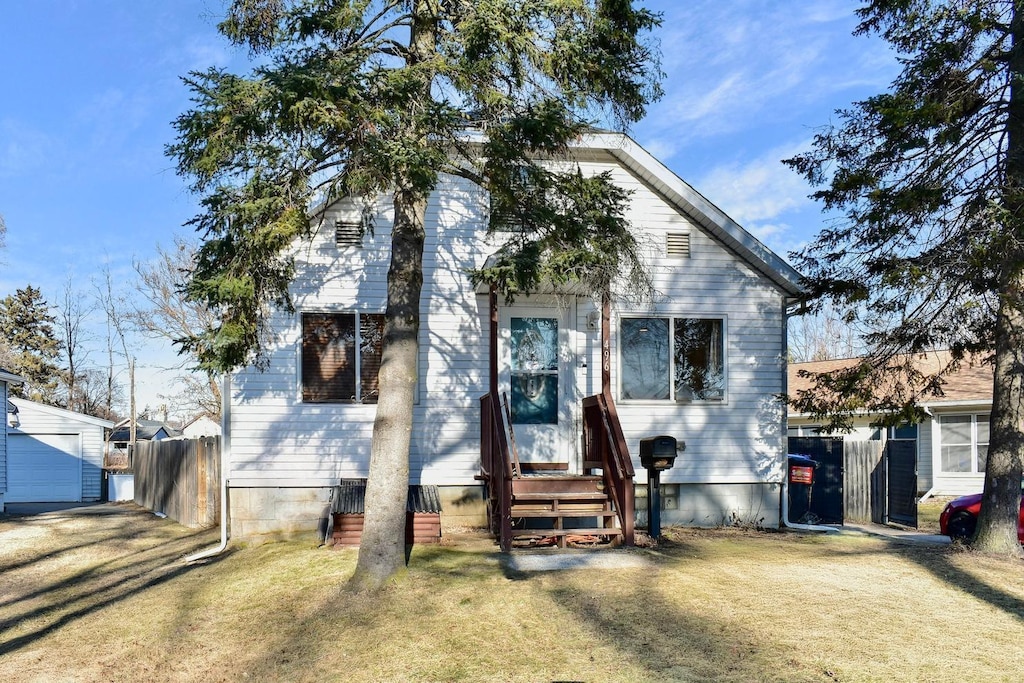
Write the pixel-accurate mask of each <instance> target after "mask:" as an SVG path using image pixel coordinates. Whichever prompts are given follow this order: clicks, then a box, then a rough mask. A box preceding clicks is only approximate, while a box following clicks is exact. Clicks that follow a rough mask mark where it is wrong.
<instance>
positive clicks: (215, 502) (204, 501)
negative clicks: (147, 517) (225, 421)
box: [133, 436, 220, 529]
mask: <svg viewBox="0 0 1024 683" xmlns="http://www.w3.org/2000/svg"><path fill="white" fill-rule="evenodd" d="M133 460H134V470H135V502H136V504H138V505H141V506H142V507H144V508H147V509H149V510H152V511H153V512H159V513H162V514H165V515H167V516H168V517H169V518H171V519H173V520H175V521H176V522H178V523H179V524H183V525H184V526H187V527H190V528H193V529H196V528H201V527H208V526H213V525H215V524H217V523H218V522H220V437H219V436H210V437H203V438H200V439H169V440H164V441H147V442H140V443H138V444H137V445H136V447H135V455H134V458H133Z"/></svg>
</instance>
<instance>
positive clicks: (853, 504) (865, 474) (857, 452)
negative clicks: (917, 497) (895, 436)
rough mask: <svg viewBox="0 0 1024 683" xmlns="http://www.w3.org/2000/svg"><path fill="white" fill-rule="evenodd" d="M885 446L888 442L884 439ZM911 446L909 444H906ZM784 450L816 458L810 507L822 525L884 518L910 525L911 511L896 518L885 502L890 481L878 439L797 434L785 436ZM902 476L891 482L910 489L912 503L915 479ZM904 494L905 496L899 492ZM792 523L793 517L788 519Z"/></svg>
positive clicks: (886, 520)
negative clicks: (786, 437) (786, 447)
mask: <svg viewBox="0 0 1024 683" xmlns="http://www.w3.org/2000/svg"><path fill="white" fill-rule="evenodd" d="M889 443H890V445H891V444H892V443H893V442H889ZM910 443H911V444H912V442H910ZM789 452H790V453H799V454H801V455H807V456H809V457H811V458H812V459H814V460H816V461H817V462H818V469H817V470H816V471H815V474H814V489H813V494H812V497H811V503H810V511H811V512H813V513H814V514H815V515H816V516H817V517H818V519H820V520H821V521H822V522H823V523H825V524H842V523H843V522H844V521H853V522H875V523H878V524H884V523H886V522H888V521H899V522H900V523H904V524H910V525H911V526H913V525H914V524H916V514H915V515H913V517H911V516H909V515H905V516H902V517H901V518H896V517H894V515H893V512H894V511H893V509H892V505H891V504H890V503H889V500H888V497H887V496H888V492H889V491H890V490H892V489H893V482H892V481H890V477H888V476H887V474H888V470H887V468H886V463H887V458H886V452H885V449H884V448H883V443H882V442H881V441H852V440H848V439H843V438H841V437H828V436H800V437H790V438H789ZM913 459H914V449H913V446H912V445H911V448H910V463H909V464H910V468H911V470H913V467H914V462H913ZM910 475H911V478H910V480H909V481H905V482H904V481H903V480H905V479H906V477H902V478H901V480H900V481H899V482H897V483H900V484H904V485H903V486H902V487H897V488H900V490H902V489H907V488H909V489H911V492H910V494H909V496H910V499H911V501H910V502H911V505H912V504H913V500H912V499H913V497H914V491H913V489H914V488H915V487H916V479H914V478H913V472H911V473H910ZM904 498H906V495H904ZM793 521H796V520H793Z"/></svg>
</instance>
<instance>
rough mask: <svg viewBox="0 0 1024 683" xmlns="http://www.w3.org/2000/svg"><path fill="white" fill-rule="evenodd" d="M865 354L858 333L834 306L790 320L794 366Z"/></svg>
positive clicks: (790, 341) (790, 347) (791, 358)
mask: <svg viewBox="0 0 1024 683" xmlns="http://www.w3.org/2000/svg"><path fill="white" fill-rule="evenodd" d="M865 351H866V347H865V345H864V343H863V341H862V336H861V331H860V330H858V329H857V328H856V327H855V326H854V325H853V324H851V323H849V322H847V321H846V320H845V319H844V316H843V314H842V312H840V311H839V310H838V309H837V308H835V307H834V306H831V305H828V304H824V305H822V307H821V310H819V311H817V312H815V313H809V314H807V315H801V316H796V317H793V318H790V320H789V356H790V358H789V359H790V361H792V362H794V363H803V362H807V361H818V360H834V359H837V358H854V357H856V356H860V355H862V354H863V353H864V352H865Z"/></svg>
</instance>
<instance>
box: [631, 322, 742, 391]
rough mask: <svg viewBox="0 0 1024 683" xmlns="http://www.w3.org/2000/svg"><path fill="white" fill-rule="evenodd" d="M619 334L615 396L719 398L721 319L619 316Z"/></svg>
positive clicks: (722, 369) (722, 365) (722, 346)
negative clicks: (618, 392)
mask: <svg viewBox="0 0 1024 683" xmlns="http://www.w3.org/2000/svg"><path fill="white" fill-rule="evenodd" d="M619 333H620V334H619V339H620V343H619V369H620V372H619V375H620V379H619V383H620V394H619V395H620V398H621V400H624V401H676V402H681V403H685V402H689V401H723V400H724V399H725V321H724V320H722V319H721V318H622V319H621V320H620V321H619Z"/></svg>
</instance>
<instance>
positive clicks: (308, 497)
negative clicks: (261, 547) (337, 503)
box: [228, 486, 331, 543]
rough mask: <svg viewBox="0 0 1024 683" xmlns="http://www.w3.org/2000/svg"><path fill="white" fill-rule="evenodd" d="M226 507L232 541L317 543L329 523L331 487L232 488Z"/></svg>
mask: <svg viewBox="0 0 1024 683" xmlns="http://www.w3.org/2000/svg"><path fill="white" fill-rule="evenodd" d="M228 509H229V514H230V519H231V527H230V528H231V539H232V540H234V541H244V542H248V543H260V542H264V541H278V540H302V541H309V542H311V543H319V542H321V541H323V539H324V536H325V534H326V533H327V530H328V526H329V524H330V517H331V514H330V513H331V487H329V486H324V487H320V488H232V489H229V491H228Z"/></svg>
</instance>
